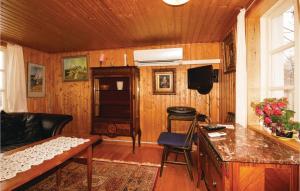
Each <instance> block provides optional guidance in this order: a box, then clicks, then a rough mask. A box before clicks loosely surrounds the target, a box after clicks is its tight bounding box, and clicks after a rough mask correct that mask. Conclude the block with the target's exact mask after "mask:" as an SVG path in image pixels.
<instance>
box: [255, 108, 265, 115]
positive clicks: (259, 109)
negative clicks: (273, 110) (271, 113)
mask: <svg viewBox="0 0 300 191" xmlns="http://www.w3.org/2000/svg"><path fill="white" fill-rule="evenodd" d="M255 112H256V114H257V115H263V114H264V112H263V110H262V109H261V108H260V107H256V108H255Z"/></svg>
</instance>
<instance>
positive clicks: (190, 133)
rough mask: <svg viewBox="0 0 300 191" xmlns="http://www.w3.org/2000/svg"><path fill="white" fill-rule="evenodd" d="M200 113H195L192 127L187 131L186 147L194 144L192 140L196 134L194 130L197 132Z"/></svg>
mask: <svg viewBox="0 0 300 191" xmlns="http://www.w3.org/2000/svg"><path fill="white" fill-rule="evenodd" d="M197 122H198V114H196V115H195V117H194V119H193V121H192V123H191V125H190V127H189V130H188V131H187V133H186V138H185V142H184V143H185V144H184V145H186V147H191V146H192V142H193V136H194V132H195V128H196V126H197V125H198V123H197Z"/></svg>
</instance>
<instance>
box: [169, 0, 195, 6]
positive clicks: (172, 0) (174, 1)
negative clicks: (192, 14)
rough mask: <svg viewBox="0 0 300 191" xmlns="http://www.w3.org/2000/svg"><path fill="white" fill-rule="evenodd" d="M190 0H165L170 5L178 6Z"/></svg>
mask: <svg viewBox="0 0 300 191" xmlns="http://www.w3.org/2000/svg"><path fill="white" fill-rule="evenodd" d="M188 1H189V0H163V2H165V3H166V4H168V5H172V6H178V5H183V4H185V3H187V2H188Z"/></svg>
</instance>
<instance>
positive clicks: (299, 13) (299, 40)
mask: <svg viewBox="0 0 300 191" xmlns="http://www.w3.org/2000/svg"><path fill="white" fill-rule="evenodd" d="M294 2H295V23H296V24H295V53H296V54H295V61H296V62H295V66H296V67H295V87H296V89H295V98H296V99H295V108H297V112H296V114H295V115H296V116H295V118H296V120H297V121H300V99H299V98H300V54H299V52H300V0H294Z"/></svg>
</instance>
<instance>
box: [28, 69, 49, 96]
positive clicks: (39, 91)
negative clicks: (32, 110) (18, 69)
mask: <svg viewBox="0 0 300 191" xmlns="http://www.w3.org/2000/svg"><path fill="white" fill-rule="evenodd" d="M27 95H28V97H44V96H45V66H43V65H38V64H32V63H29V64H28V84H27Z"/></svg>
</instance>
